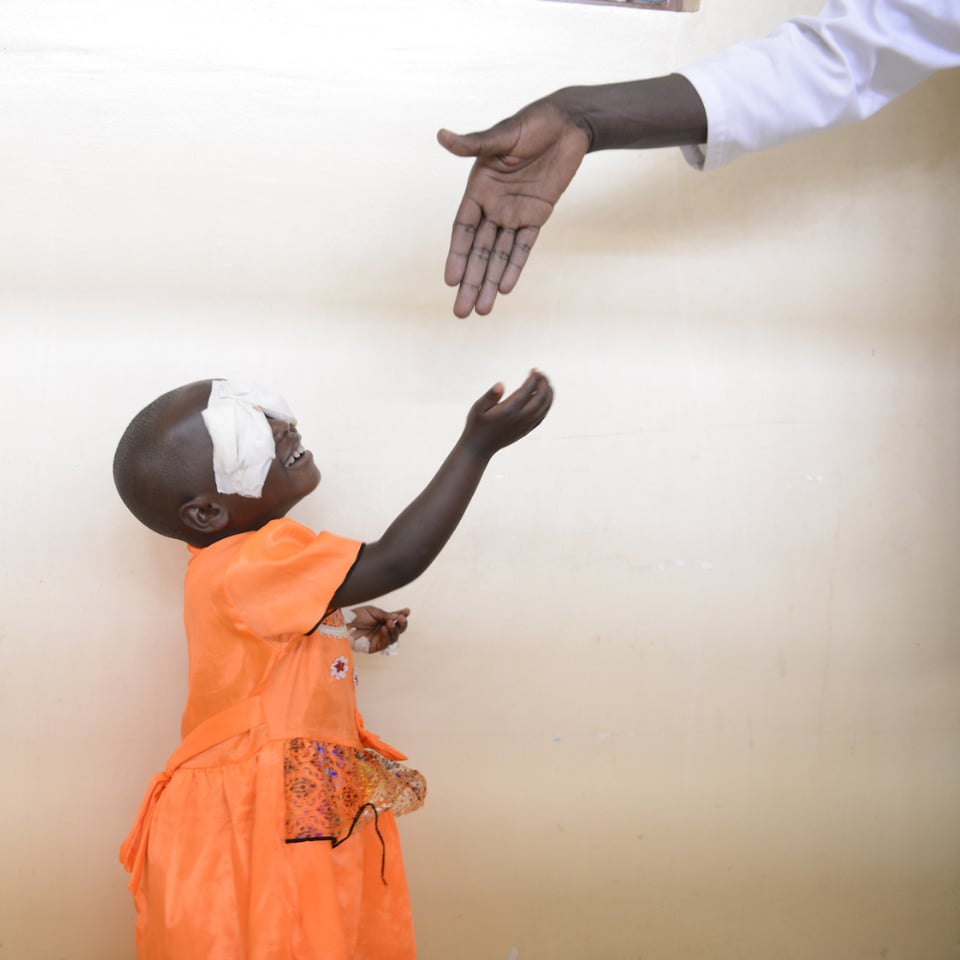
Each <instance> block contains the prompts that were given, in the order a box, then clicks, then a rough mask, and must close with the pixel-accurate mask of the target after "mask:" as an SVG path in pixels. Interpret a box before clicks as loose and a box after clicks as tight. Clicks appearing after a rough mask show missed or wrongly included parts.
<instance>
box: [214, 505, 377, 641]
mask: <svg viewBox="0 0 960 960" xmlns="http://www.w3.org/2000/svg"><path fill="white" fill-rule="evenodd" d="M361 546H362V544H360V543H359V542H358V541H356V540H348V539H345V538H343V537H337V536H334V535H333V534H331V533H314V532H313V531H312V530H309V529H308V528H307V527H304V526H302V525H301V524H299V523H296V522H295V521H293V520H288V519H282V520H274V521H272V522H271V523H269V524H267V525H266V526H265V527H263V528H262V529H261V530H259V531H257V533H256V534H255V535H254V536H251V537H249V538H248V539H247V540H246V541H245V542H244V543H243V544H242V545H241V546H240V548H239V550H237V552H236V554H235V555H234V557H233V559H232V561H231V563H230V565H229V568H228V569H227V572H226V583H225V589H226V593H227V596H228V597H229V599H230V602H231V605H232V606H233V608H234V610H235V611H236V612H237V614H238V615H239V617H240V618H241V620H242V622H243V623H244V625H245V626H246V627H247V628H248V629H249V630H250V631H251V632H252V633H255V634H257V635H258V636H260V637H276V636H281V635H284V634H304V633H307V632H308V631H310V630H311V629H312V628H313V627H315V626H316V624H317V623H318V622H319V621H320V620H321V618H322V617H323V616H324V614H326V612H327V611H328V609H329V607H330V603H331V601H332V600H333V596H334V594H335V593H336V592H337V590H338V589H339V587H340V584H342V583H343V581H344V580H345V579H346V576H347V574H348V573H349V572H350V569H351V568H352V567H353V564H354V563H355V562H356V559H357V557H358V555H359V553H360V548H361Z"/></svg>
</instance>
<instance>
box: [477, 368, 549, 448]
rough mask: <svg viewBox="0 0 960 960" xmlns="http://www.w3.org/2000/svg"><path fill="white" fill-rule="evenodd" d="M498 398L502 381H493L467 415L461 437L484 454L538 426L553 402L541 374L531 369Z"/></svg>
mask: <svg viewBox="0 0 960 960" xmlns="http://www.w3.org/2000/svg"><path fill="white" fill-rule="evenodd" d="M502 397H503V384H502V383H498V384H495V385H494V386H492V387H491V388H490V389H489V390H488V391H487V392H486V393H485V394H484V395H483V396H482V397H481V398H480V399H479V400H477V402H476V403H475V404H474V405H473V406H472V407H471V408H470V412H469V413H468V414H467V425H466V427H465V428H464V431H463V437H464V440H465V441H467V443H469V444H470V445H471V446H475V447H476V448H477V449H478V450H479V451H480V452H481V453H483V454H484V455H485V456H487V457H491V456H493V454H494V453H496V452H497V450H500V449H501V448H502V447H506V446H509V445H510V444H511V443H515V442H516V441H517V440H519V439H520V438H521V437H525V436H526V435H527V434H528V433H529V432H530V431H531V430H533V429H534V428H535V427H537V426H539V425H540V422H541V421H542V420H543V418H544V417H545V416H546V415H547V411H548V410H549V409H550V404H551V403H553V388H552V387H551V386H550V381H549V380H547V378H546V376H545V375H544V374H542V373H541V372H540V371H539V370H531V371H530V375H529V376H528V377H527V379H526V380H524V382H523V383H522V384H521V385H520V386H519V387H518V388H517V389H516V390H515V391H514V392H513V393H511V394H510V396H509V397H507V398H506V399H501V398H502Z"/></svg>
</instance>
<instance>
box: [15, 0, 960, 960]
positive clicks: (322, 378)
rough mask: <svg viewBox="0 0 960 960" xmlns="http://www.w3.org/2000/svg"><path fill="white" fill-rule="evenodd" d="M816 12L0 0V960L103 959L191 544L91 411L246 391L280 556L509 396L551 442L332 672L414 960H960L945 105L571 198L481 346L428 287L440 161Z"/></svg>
mask: <svg viewBox="0 0 960 960" xmlns="http://www.w3.org/2000/svg"><path fill="white" fill-rule="evenodd" d="M817 6H818V3H817V2H816V0H776V2H774V0H763V2H760V0H704V2H703V5H702V10H701V12H700V13H697V14H689V15H680V14H665V13H654V12H648V11H629V10H622V9H616V8H608V7H605V6H598V5H588V6H578V5H575V4H569V3H564V4H552V3H546V2H542V0H482V2H481V3H476V2H474V3H468V2H466V0H442V2H441V0H421V2H416V3H414V2H409V0H408V2H397V3H387V2H384V0H369V2H367V3H364V4H359V3H346V2H343V0H329V2H326V3H311V2H306V0H240V2H231V3H226V2H221V0H197V2H191V3H187V2H185V0H172V2H169V3H163V4H132V3H124V2H121V0H77V2H68V0H51V2H48V3H45V4H36V3H32V2H28V0H7V2H6V3H4V4H3V5H2V6H0V48H2V50H0V118H2V119H0V196H2V200H0V209H2V217H0V369H2V384H3V394H4V402H3V404H2V410H0V421H2V429H0V450H2V454H0V456H2V463H3V465H4V477H3V488H4V492H5V503H6V508H5V510H4V511H3V517H2V521H0V525H2V526H0V529H2V542H3V546H4V556H5V561H4V563H3V565H2V567H0V586H2V605H0V608H2V615H0V711H2V717H0V744H2V757H3V773H4V789H3V791H2V793H0V823H2V829H0V836H2V844H3V846H2V850H0V960H129V958H131V957H132V956H133V950H132V922H133V916H132V908H131V905H130V903H129V898H128V896H127V893H126V889H125V884H126V875H125V874H124V873H123V872H122V870H121V868H120V866H119V865H118V863H117V861H116V849H117V846H118V844H119V842H120V840H121V839H122V838H123V836H124V835H125V834H126V831H127V829H128V827H129V825H130V823H131V820H132V817H133V815H134V812H135V810H136V808H137V805H138V803H139V801H140V798H141V796H142V792H143V790H144V788H145V786H146V783H147V781H148V779H149V776H150V775H151V774H152V773H153V772H154V771H155V770H157V769H159V768H160V767H161V766H162V764H163V762H164V760H165V757H166V755H167V753H168V752H169V751H170V750H171V749H172V748H173V747H174V746H175V745H176V743H177V736H178V725H179V714H180V711H181V709H182V706H183V700H184V693H185V688H184V673H185V654H184V649H183V640H182V635H181V622H180V609H179V599H180V588H181V578H182V573H183V568H184V561H185V551H184V550H183V549H182V548H181V546H180V545H179V544H176V543H174V542H173V541H164V540H160V539H158V538H156V537H154V536H153V535H152V534H150V533H149V532H148V531H146V530H145V529H142V528H141V527H139V526H138V525H137V524H136V522H135V521H134V520H133V519H132V518H131V517H129V516H128V515H127V514H126V513H125V511H124V509H123V507H122V505H121V504H120V502H119V500H118V499H117V497H116V495H115V493H114V490H113V486H112V481H111V475H110V463H111V458H112V455H113V449H114V446H115V444H116V440H117V438H118V436H119V434H120V432H121V431H122V429H123V427H124V426H125V425H126V423H127V421H128V420H129V418H130V417H131V415H132V414H133V413H134V412H135V411H136V410H138V409H139V408H140V407H141V406H142V405H143V404H144V403H145V402H147V401H148V400H150V399H152V398H153V397H154V396H156V395H157V394H158V393H160V392H162V391H164V390H166V389H168V388H170V387H172V386H175V385H177V384H180V383H183V382H186V381H188V380H192V379H195V378H198V377H206V376H238V377H249V378H253V379H256V380H260V381H263V382H267V383H270V384H272V385H274V386H276V387H277V388H279V389H280V390H281V391H282V392H283V393H284V394H285V395H286V396H287V398H288V400H289V401H290V403H291V404H292V405H293V407H294V409H296V410H297V412H298V414H299V415H300V419H301V423H302V432H303V434H304V436H305V438H306V440H307V441H308V443H309V444H310V445H311V446H312V447H313V449H314V451H315V453H316V456H317V459H318V462H319V463H320V465H321V468H322V470H323V472H324V482H323V485H322V486H321V488H320V489H319V491H318V492H317V493H316V494H315V495H314V496H313V497H311V498H310V499H309V500H308V501H307V502H305V503H303V504H302V505H301V506H300V507H299V508H298V509H297V511H296V513H295V514H294V515H295V517H296V518H297V519H299V520H301V521H303V522H306V523H308V524H311V525H314V526H316V527H318V528H319V527H326V528H328V529H332V530H334V531H337V532H339V533H342V534H344V535H349V536H356V537H359V538H365V539H374V538H376V537H377V536H378V535H379V534H380V533H381V532H382V530H383V529H384V527H385V526H386V524H387V522H388V521H389V520H390V519H392V518H393V516H395V515H396V513H397V512H398V511H399V510H400V509H401V508H402V507H403V506H404V505H405V504H406V503H407V502H408V501H409V499H410V498H412V496H413V495H414V494H415V493H417V492H418V491H419V490H420V488H421V487H422V485H423V484H424V483H425V482H426V481H427V479H429V477H430V476H431V475H432V473H433V471H434V469H435V468H436V466H437V465H438V464H439V462H440V460H441V459H442V457H443V456H444V455H445V453H446V451H447V450H448V448H449V447H450V445H451V444H452V443H453V441H454V440H455V438H456V436H457V434H458V432H459V429H460V426H461V423H462V419H463V416H464V414H465V412H466V410H467V408H468V406H469V404H470V403H471V402H472V401H473V399H474V398H475V397H477V396H479V395H480V393H482V392H483V391H484V390H485V389H486V388H487V387H488V386H489V385H490V384H491V383H492V382H494V381H495V380H498V379H504V380H505V381H506V382H507V383H508V385H510V386H513V385H515V384H516V383H517V382H518V381H519V380H520V379H521V378H522V377H523V375H524V374H525V372H526V371H527V370H528V369H529V368H530V367H531V366H534V365H536V366H539V367H541V368H543V369H544V370H546V371H547V372H548V373H549V374H550V375H551V377H552V378H553V382H554V384H555V388H556V402H555V406H554V410H553V411H552V413H551V415H550V416H549V418H548V419H547V421H546V422H545V423H544V424H543V426H542V428H541V429H540V430H539V431H538V432H537V433H536V434H535V435H533V436H532V437H531V438H529V440H527V441H526V442H524V443H522V444H520V445H518V446H516V447H512V448H510V449H508V450H506V451H504V452H503V453H502V454H500V455H498V457H497V458H496V459H495V461H494V462H493V464H492V466H491V469H490V472H489V474H488V476H487V478H486V480H485V482H484V484H483V486H482V488H481V490H480V492H479V494H478V496H477V498H476V500H475V502H474V504H473V506H472V507H471V509H470V511H469V513H468V515H467V517H466V519H465V520H464V522H463V525H462V527H461V528H460V530H459V531H458V532H457V534H456V535H455V537H454V538H453V540H452V542H451V544H450V546H449V548H448V549H447V550H446V552H445V553H444V555H443V556H442V557H441V558H440V560H438V562H437V563H436V565H435V566H434V567H433V568H432V569H431V570H429V571H428V572H427V574H425V575H424V576H423V577H422V578H421V579H420V580H419V581H418V582H416V583H415V584H413V585H412V586H411V587H409V588H408V589H407V590H404V591H403V592H402V593H401V594H398V595H397V596H395V597H390V598H386V601H385V602H386V603H387V604H389V603H397V604H400V603H402V604H407V605H409V606H411V607H412V608H413V617H412V623H411V629H410V631H409V633H408V635H407V637H406V638H405V639H404V641H403V644H402V649H401V652H400V655H399V656H396V657H392V658H387V657H371V658H369V662H368V663H366V664H364V665H363V670H362V683H361V688H360V697H361V702H362V708H363V709H364V713H365V716H366V719H367V722H368V724H369V725H370V727H371V728H372V729H374V730H377V731H378V732H379V733H381V734H382V735H383V736H385V737H386V738H387V739H388V740H390V741H391V742H394V743H397V744H398V745H400V746H402V747H403V748H405V750H406V751H407V752H408V753H409V754H410V757H411V762H412V763H414V764H415V765H416V766H417V767H418V768H419V769H421V770H423V771H424V772H425V773H426V774H427V777H428V779H429V783H430V795H429V799H428V803H427V805H426V807H425V808H424V809H423V810H422V811H421V812H419V813H417V814H415V815H414V816H411V817H410V818H408V819H407V820H405V821H402V822H401V830H402V835H403V838H404V843H405V849H406V858H407V864H408V871H409V876H410V882H411V887H412V892H413V898H414V906H415V912H416V921H417V929H418V938H419V943H420V952H421V956H422V958H423V960H441V958H444V960H445V958H449V957H457V958H460V960H481V958H483V960H504V958H511V960H582V958H591V960H641V958H642V960H690V958H696V957H703V958H710V960H728V958H729V960H734V958H737V960H769V958H771V957H777V958H780V960H813V958H816V960H822V958H831V960H841V958H858V960H860V958H886V960H946V958H954V957H957V956H958V955H960V589H958V588H960V548H958V543H960V386H958V384H960V378H958V374H960V330H958V306H957V304H958V302H960V298H958V294H960V273H958V270H957V263H956V261H957V250H958V242H960V227H958V223H960V178H958V160H957V157H958V156H960V127H958V124H957V123H956V116H957V106H958V103H960V76H958V75H957V74H946V75H942V76H940V77H937V78H934V79H933V80H931V81H929V82H927V83H926V84H924V85H923V86H922V87H920V88H918V89H917V90H915V91H914V92H912V93H911V94H909V95H908V96H906V97H905V98H903V99H902V100H901V101H899V102H898V103H896V104H894V105H893V106H892V107H890V108H889V109H887V110H886V111H884V112H883V113H881V114H880V115H878V116H877V117H875V118H873V119H872V120H870V121H868V122H867V123H865V124H862V125H860V126H859V127H857V128H851V129H847V130H844V131H840V132H836V133H833V134H830V135H828V136H825V137H822V138H819V139H817V140H814V141H807V142H804V143H801V144H797V145H794V146H791V147H786V148H782V149H780V150H776V151H772V152H770V153H767V154H762V155H758V156H755V157H751V158H746V159H744V160H742V161H740V162H739V163H738V164H736V165H735V166H733V167H731V168H728V169H726V170H723V171H719V172H717V173H714V174H710V175H701V174H697V173H695V172H694V171H692V170H691V169H690V168H688V167H687V166H686V165H685V163H684V162H683V160H682V158H681V157H680V156H679V155H678V154H677V152H676V151H664V152H659V153H649V154H617V155H613V154H610V155H597V156H592V157H589V158H587V161H586V162H585V164H584V167H583V169H582V172H581V173H580V175H579V177H578V179H577V181H576V182H575V183H574V185H573V186H572V187H571V189H570V190H569V192H568V195H567V196H566V197H565V198H564V200H563V201H562V202H561V204H560V206H559V208H558V210H557V212H556V214H555V216H554V218H553V220H552V221H551V223H550V224H549V225H548V227H547V228H546V229H545V231H544V233H543V235H542V238H541V240H540V241H539V244H538V247H537V249H536V250H535V252H534V255H533V257H532V258H531V261H530V264H529V266H528V268H527V271H526V273H525V275H524V277H523V279H522V280H521V283H520V285H519V287H518V288H517V290H516V291H515V293H514V294H512V295H511V296H510V297H509V298H505V299H503V300H502V301H501V302H500V303H499V305H498V307H497V309H496V310H495V312H494V313H493V314H492V315H491V316H490V317H488V318H485V319H481V318H477V317H472V318H470V319H468V320H465V321H459V320H456V319H455V318H454V317H453V316H452V312H451V307H452V303H453V295H452V292H451V291H449V290H448V289H447V288H445V287H444V286H443V283H442V280H441V274H442V264H443V258H444V256H445V252H446V244H447V238H448V235H449V228H450V223H451V221H452V218H453V214H454V212H455V209H456V206H457V203H458V202H459V198H460V194H461V191H462V189H463V184H464V182H465V179H466V175H467V170H468V164H467V163H466V161H462V160H457V159H455V158H453V157H451V156H449V155H447V154H446V153H444V151H443V150H441V148H440V147H438V146H437V145H436V144H435V142H434V134H435V131H436V129H437V128H438V127H440V126H449V127H452V128H453V129H457V130H463V131H466V130H470V129H477V128H481V127H483V126H485V125H487V124H489V123H492V122H493V121H495V120H498V119H500V118H501V117H502V116H505V115H507V114H508V113H510V112H512V111H513V110H514V109H516V108H518V107H519V106H521V105H522V104H523V103H525V102H527V101H529V100H531V99H534V98H535V97H537V96H539V95H541V94H543V93H546V92H548V91H550V90H552V89H554V88H556V87H558V86H562V85H564V84H567V83H572V82H600V81H605V80H620V79H629V78H634V77H639V76H643V75H652V74H657V73H662V72H667V71H669V70H670V69H671V68H674V67H677V66H679V65H682V64H683V63H686V62H689V61H691V60H693V59H695V58H697V57H699V56H702V55H706V54H709V53H711V52H713V51H715V50H719V49H720V48H722V47H723V46H724V45H726V44H728V43H730V42H733V41H735V40H737V39H741V38H746V37H750V36H757V35H761V34H763V33H764V32H766V31H767V30H768V29H770V28H772V27H773V26H774V25H775V24H776V23H778V22H779V21H780V20H781V19H783V18H784V17H786V16H788V15H792V14H796V13H811V12H814V11H815V10H816V8H817Z"/></svg>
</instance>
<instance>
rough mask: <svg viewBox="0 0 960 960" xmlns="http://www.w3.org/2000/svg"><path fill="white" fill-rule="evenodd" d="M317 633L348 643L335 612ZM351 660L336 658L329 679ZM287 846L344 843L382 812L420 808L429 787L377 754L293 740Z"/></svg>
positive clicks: (287, 778)
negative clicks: (320, 842) (316, 842)
mask: <svg viewBox="0 0 960 960" xmlns="http://www.w3.org/2000/svg"><path fill="white" fill-rule="evenodd" d="M317 632H318V633H320V634H323V635H326V636H334V637H343V638H347V639H349V634H348V632H347V628H346V625H345V623H344V619H343V614H342V613H341V611H339V610H334V611H333V612H332V613H330V614H329V615H328V616H327V617H326V618H324V620H323V621H322V622H321V623H320V625H319V626H318V628H317ZM349 667H350V664H349V660H348V659H347V658H346V657H338V658H337V659H336V660H335V661H334V662H333V663H332V664H331V668H330V672H331V675H332V676H334V677H335V678H337V679H341V678H342V679H346V677H347V676H348V671H349ZM284 786H285V792H286V806H287V818H286V841H287V843H297V842H300V841H303V840H330V841H331V842H332V843H333V845H334V846H336V845H337V844H339V843H342V842H343V841H344V840H346V839H347V838H348V837H349V836H350V834H351V833H352V832H353V831H354V830H355V829H356V828H357V826H358V825H361V824H363V823H365V822H366V821H368V820H373V819H375V818H376V816H378V815H379V814H381V813H383V812H384V811H385V810H392V811H393V814H394V816H400V815H402V814H405V813H412V812H413V811H414V810H419V809H420V807H422V806H423V802H424V799H425V797H426V793H427V782H426V779H425V778H424V776H423V774H421V773H420V772H419V771H418V770H414V769H412V768H411V767H406V766H404V765H403V764H401V763H397V762H396V761H394V760H389V759H387V758H386V757H384V756H382V755H381V754H379V753H377V752H376V751H375V750H370V749H367V748H363V747H353V746H346V745H344V744H341V743H330V742H325V741H324V742H321V741H317V740H307V739H303V738H297V739H295V740H288V741H287V743H286V746H285V750H284Z"/></svg>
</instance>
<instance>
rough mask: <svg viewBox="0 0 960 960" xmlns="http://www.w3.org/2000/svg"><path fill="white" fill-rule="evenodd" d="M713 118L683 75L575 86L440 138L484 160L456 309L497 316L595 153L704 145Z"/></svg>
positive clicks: (473, 194) (462, 214)
mask: <svg viewBox="0 0 960 960" xmlns="http://www.w3.org/2000/svg"><path fill="white" fill-rule="evenodd" d="M706 131H707V124H706V115H705V114H704V111H703V105H702V104H701V102H700V98H699V96H698V95H697V92H696V90H695V89H694V88H693V86H692V85H691V84H690V82H689V81H688V80H686V79H685V78H684V77H682V76H678V75H672V76H667V77H653V78H650V79H647V80H635V81H631V82H628V83H610V84H601V85H599V86H591V87H565V88H564V89H562V90H557V91H556V92H555V93H551V94H550V95H549V96H547V97H544V98H543V99H542V100H537V101H535V102H534V103H531V104H529V105H528V106H526V107H524V108H523V109H522V110H520V111H519V113H516V114H514V115H513V116H512V117H508V118H507V119H506V120H502V121H501V122H500V123H498V124H496V126H493V127H491V128H490V129H489V130H484V131H481V132H479V133H470V134H466V135H460V134H456V133H451V132H450V131H449V130H441V131H440V132H439V133H438V134H437V139H438V140H439V141H440V143H441V144H442V145H443V146H444V147H446V149H447V150H449V151H450V152H451V153H453V154H456V155H457V156H459V157H475V158H476V160H475V162H474V164H473V168H472V170H471V171H470V176H469V178H468V180H467V188H466V190H465V191H464V194H463V199H462V200H461V202H460V208H459V209H458V210H457V215H456V218H455V220H454V224H453V233H452V235H451V238H450V249H449V252H448V254H447V262H446V267H445V270H444V280H445V281H446V282H447V283H448V284H449V285H450V286H457V287H459V289H458V291H457V298H456V302H455V303H454V308H453V312H454V313H455V314H456V315H457V316H458V317H466V316H469V315H470V312H471V310H474V309H475V310H476V311H477V313H478V314H481V315H482V314H487V313H489V312H490V311H491V310H492V309H493V304H494V302H495V300H496V298H497V294H498V293H509V292H510V291H511V290H512V289H513V288H514V287H515V286H516V283H517V280H519V279H520V272H521V271H522V270H523V267H524V264H525V263H526V262H527V257H528V256H529V255H530V250H531V248H532V247H533V244H534V241H535V240H536V239H537V235H538V234H539V232H540V228H541V227H542V226H543V225H544V224H545V223H546V222H547V219H548V218H549V217H550V214H551V213H552V212H553V208H554V206H555V205H556V203H557V201H558V200H559V199H560V196H561V194H562V193H563V191H564V190H566V188H567V186H568V185H569V183H570V181H571V180H572V179H573V176H574V174H575V173H576V172H577V170H578V168H579V167H580V162H581V161H582V160H583V158H584V156H585V154H587V153H589V152H591V151H595V150H612V149H616V148H632V149H641V148H645V147H670V146H681V145H684V144H697V143H702V142H703V141H704V140H705V139H706Z"/></svg>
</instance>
